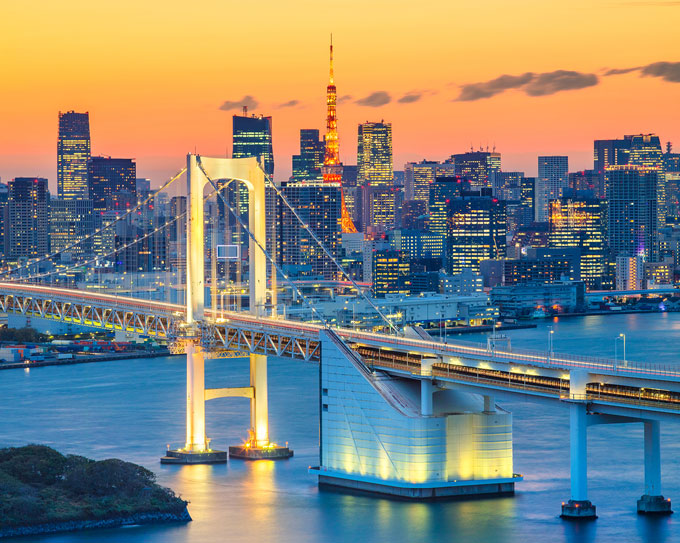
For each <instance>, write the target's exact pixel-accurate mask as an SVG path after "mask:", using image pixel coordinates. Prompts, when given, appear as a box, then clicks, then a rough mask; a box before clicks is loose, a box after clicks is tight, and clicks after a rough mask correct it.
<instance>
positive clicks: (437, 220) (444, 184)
mask: <svg viewBox="0 0 680 543" xmlns="http://www.w3.org/2000/svg"><path fill="white" fill-rule="evenodd" d="M469 189H470V182H469V181H465V180H463V179H461V178H460V177H455V176H437V178H436V179H435V182H434V183H432V184H431V185H430V198H429V203H428V210H429V215H430V219H429V230H430V232H434V233H435V234H441V235H442V236H445V235H446V216H447V215H446V214H447V203H448V202H449V201H450V200H454V199H455V198H458V197H459V196H460V195H461V194H463V192H465V191H468V190H469Z"/></svg>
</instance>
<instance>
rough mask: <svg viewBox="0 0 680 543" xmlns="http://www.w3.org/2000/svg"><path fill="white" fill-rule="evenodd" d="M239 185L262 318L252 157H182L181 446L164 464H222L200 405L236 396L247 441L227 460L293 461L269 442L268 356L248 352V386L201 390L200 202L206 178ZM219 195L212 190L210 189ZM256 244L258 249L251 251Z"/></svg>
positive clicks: (260, 240)
mask: <svg viewBox="0 0 680 543" xmlns="http://www.w3.org/2000/svg"><path fill="white" fill-rule="evenodd" d="M208 175H210V178H215V179H231V180H235V181H240V182H242V183H244V184H245V185H246V187H247V188H248V195H249V209H248V218H249V220H248V223H249V225H248V226H249V227H248V231H249V232H250V233H251V235H252V236H253V238H254V241H255V244H251V250H250V251H249V270H250V272H249V273H250V278H249V280H250V312H251V313H252V314H253V315H254V316H256V317H258V316H261V315H260V313H261V312H262V310H263V308H264V306H265V302H266V284H267V281H266V271H267V269H266V260H265V258H266V256H265V254H264V250H260V249H263V248H264V247H265V246H266V240H265V234H266V229H265V219H264V217H265V200H264V198H265V197H264V194H265V178H264V172H263V171H262V169H261V167H260V164H259V163H258V161H257V159H256V158H241V159H226V158H205V157H199V156H197V155H193V154H189V155H187V194H188V210H189V212H188V213H187V303H186V322H185V323H184V324H183V327H184V334H183V337H180V338H178V341H179V342H180V343H183V345H184V351H185V352H186V356H187V404H186V411H187V414H186V421H187V422H186V430H187V431H186V443H185V446H184V447H183V448H181V449H174V450H171V449H169V450H168V451H167V452H166V455H165V456H163V457H162V458H161V463H164V464H204V463H223V462H226V461H227V452H226V451H218V450H213V449H211V448H210V446H209V442H210V440H209V439H208V438H207V437H206V431H205V402H206V401H208V400H212V399H215V398H225V397H240V398H248V399H249V400H250V429H249V431H248V433H249V438H248V440H247V441H246V442H245V443H243V444H240V445H235V446H230V447H229V453H228V454H229V456H231V457H232V458H243V459H248V460H257V459H281V458H290V457H291V456H293V451H292V450H291V449H289V448H288V447H280V446H278V445H276V444H275V443H272V442H271V441H269V421H268V405H267V356H266V355H262V354H256V353H252V352H251V353H250V354H249V356H250V386H247V387H231V388H210V389H206V388H205V357H206V354H207V355H208V356H210V353H211V351H214V350H215V349H216V347H215V342H214V341H213V339H214V326H213V325H214V318H213V320H209V319H208V318H207V315H206V312H205V260H204V253H203V248H204V243H205V241H204V240H205V234H204V219H203V208H204V197H203V192H204V189H205V187H206V185H207V184H208V183H212V181H211V179H210V178H208ZM214 188H215V190H216V191H218V188H217V187H214ZM253 245H258V246H259V247H253Z"/></svg>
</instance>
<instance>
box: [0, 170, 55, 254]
mask: <svg viewBox="0 0 680 543" xmlns="http://www.w3.org/2000/svg"><path fill="white" fill-rule="evenodd" d="M47 194H48V193H47V179H43V178H41V177H16V178H15V179H13V180H12V181H10V182H9V184H8V193H7V206H6V207H5V217H4V219H5V225H6V231H5V258H6V259H7V260H8V261H9V262H16V261H17V260H18V259H20V258H34V257H36V256H44V255H45V254H47V250H48V237H47V233H48V229H47V225H48V220H47Z"/></svg>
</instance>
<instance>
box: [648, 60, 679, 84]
mask: <svg viewBox="0 0 680 543" xmlns="http://www.w3.org/2000/svg"><path fill="white" fill-rule="evenodd" d="M641 75H642V76H643V77H660V78H661V79H663V80H664V81H669V82H670V83H680V62H654V63H653V64H648V65H647V66H643V67H642V72H641Z"/></svg>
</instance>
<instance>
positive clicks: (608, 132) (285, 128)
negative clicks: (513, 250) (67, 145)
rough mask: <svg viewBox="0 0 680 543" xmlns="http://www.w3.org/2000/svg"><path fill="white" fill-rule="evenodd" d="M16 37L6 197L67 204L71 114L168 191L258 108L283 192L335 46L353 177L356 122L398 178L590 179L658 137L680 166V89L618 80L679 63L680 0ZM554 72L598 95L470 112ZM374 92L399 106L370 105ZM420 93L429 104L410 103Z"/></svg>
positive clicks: (36, 10)
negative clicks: (28, 186) (476, 92)
mask: <svg viewBox="0 0 680 543" xmlns="http://www.w3.org/2000/svg"><path fill="white" fill-rule="evenodd" d="M331 7H333V8H334V10H335V11H334V12H333V13H331V12H330V11H329V9H330V8H331ZM3 20H4V23H5V24H4V25H3V30H2V32H0V68H1V71H0V74H1V76H0V77H1V79H0V81H1V84H0V96H1V97H2V99H1V100H0V177H2V180H3V181H7V180H9V179H11V178H12V177H14V176H21V175H42V176H46V177H48V178H49V179H50V184H51V186H53V187H54V185H55V179H56V138H57V112H58V111H60V110H61V111H66V110H70V109H75V110H76V111H89V112H90V121H91V132H92V151H93V153H94V154H105V155H112V156H121V157H134V158H136V160H137V167H138V175H139V176H140V177H150V178H152V180H153V181H154V184H155V185H157V184H160V182H161V181H162V180H163V178H164V176H166V175H168V174H170V173H172V172H174V171H176V170H177V169H179V168H180V167H181V165H182V163H183V161H184V158H183V157H184V155H185V154H186V153H187V152H188V151H193V150H194V148H196V149H197V150H198V152H200V153H203V154H205V155H210V154H216V155H223V154H224V153H225V150H226V149H227V148H229V147H230V145H231V115H232V114H233V113H235V111H220V109H219V107H220V105H221V104H222V103H223V102H224V101H238V100H240V99H241V98H242V97H243V96H245V95H251V96H253V97H254V98H255V99H256V100H257V101H258V102H259V107H258V108H257V109H256V110H255V111H254V112H257V113H263V114H267V115H273V117H274V149H275V153H276V178H277V179H283V178H286V177H287V176H288V175H289V173H290V169H291V165H290V161H291V159H290V156H291V155H292V154H293V153H295V152H297V145H298V131H299V129H300V128H319V129H323V128H324V126H325V123H324V121H325V96H324V93H325V86H326V82H327V77H328V75H327V70H328V66H327V63H328V60H327V55H328V36H329V34H330V32H331V31H332V32H333V35H334V42H335V46H336V83H337V86H338V94H339V95H340V96H342V95H351V96H352V100H348V101H346V102H344V103H342V104H341V105H340V106H339V108H338V116H339V126H340V151H341V155H342V159H343V161H344V162H345V163H355V161H356V125H357V123H359V122H361V121H364V120H380V119H385V120H386V121H391V122H392V123H393V138H394V153H395V169H402V167H403V163H404V162H405V161H407V160H413V159H420V158H430V159H443V158H445V157H447V156H448V155H450V154H452V153H455V152H462V151H464V150H466V149H468V148H469V147H470V144H473V145H474V146H475V147H478V146H479V145H480V144H482V145H484V146H486V145H487V143H488V144H489V145H494V144H495V145H496V148H497V150H498V151H500V152H501V153H502V154H503V169H504V170H507V171H509V170H514V169H522V170H526V171H527V172H528V173H529V174H535V169H536V156H537V155H538V154H568V155H569V156H570V159H571V162H570V166H571V168H572V169H581V168H585V167H591V166H592V140H593V139H595V138H608V137H620V136H622V135H623V134H624V133H639V132H656V133H658V134H659V135H660V136H661V138H662V140H663V141H667V140H670V141H674V142H675V143H676V150H680V127H679V125H680V123H679V121H680V83H673V82H670V81H666V80H665V79H664V78H663V77H651V76H650V77H642V76H641V72H640V71H639V70H638V71H633V72H631V73H628V74H624V75H615V76H609V77H604V76H603V73H604V71H605V70H606V69H608V68H632V67H639V66H646V65H649V64H652V63H655V62H660V61H668V62H678V61H680V50H679V49H678V43H679V42H678V31H677V29H678V27H679V25H680V2H676V1H673V0H670V1H663V0H662V1H651V2H643V1H632V0H631V1H627V0H620V1H619V0H607V1H595V0H590V1H583V0H571V1H570V2H561V1H560V2H557V1H551V0H540V1H529V0H513V1H512V2H508V1H507V0H486V1H484V2H460V1H456V0H446V1H436V2H434V1H430V2H428V1H424V2H413V1H411V2H403V1H401V0H391V1H384V0H372V1H368V2H367V1H366V0H362V1H355V0H336V1H335V2H320V1H318V0H313V1H312V0H308V1H288V2H281V1H271V0H258V1H257V2H242V1H239V2H234V1H230V0H227V1H224V0H222V1H214V2H209V1H200V0H196V1H194V2H189V3H187V2H181V3H180V2H178V1H173V0H164V1H162V2H161V1H152V0H142V1H140V0H136V1H128V0H119V1H117V2H115V3H114V2H92V1H91V0H88V1H68V0H64V1H61V2H53V1H30V2H29V1H27V2H5V3H4V5H3ZM556 70H572V71H576V72H579V73H580V74H586V75H587V74H595V75H596V76H597V78H598V84H597V85H594V86H589V87H587V88H582V89H579V90H568V91H561V92H556V93H554V94H549V95H545V96H529V95H527V94H526V93H525V90H527V87H520V88H517V89H510V90H507V91H505V92H503V93H500V94H498V95H496V96H493V97H491V98H487V99H479V100H475V101H455V99H456V97H458V95H459V93H460V90H461V86H462V85H466V84H470V83H479V82H486V81H489V80H492V79H494V78H497V77H498V76H501V75H503V74H509V75H515V76H517V75H520V74H524V73H526V72H532V73H534V74H543V73H552V72H554V71H556ZM535 77H538V76H535ZM376 91H386V92H388V93H389V94H390V95H391V98H392V100H391V102H390V103H388V104H386V105H383V106H381V107H368V106H362V105H359V104H357V103H356V102H355V101H356V100H357V99H361V98H364V97H366V96H368V95H370V94H371V93H373V92H376ZM412 92H415V93H417V94H419V95H420V99H418V100H417V101H415V102H412V103H398V102H397V99H398V98H400V97H402V96H403V95H404V94H407V93H412ZM291 100H297V101H299V104H298V105H297V106H294V107H286V108H281V107H279V106H280V104H282V103H285V102H289V101H291ZM251 111H252V110H251Z"/></svg>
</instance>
